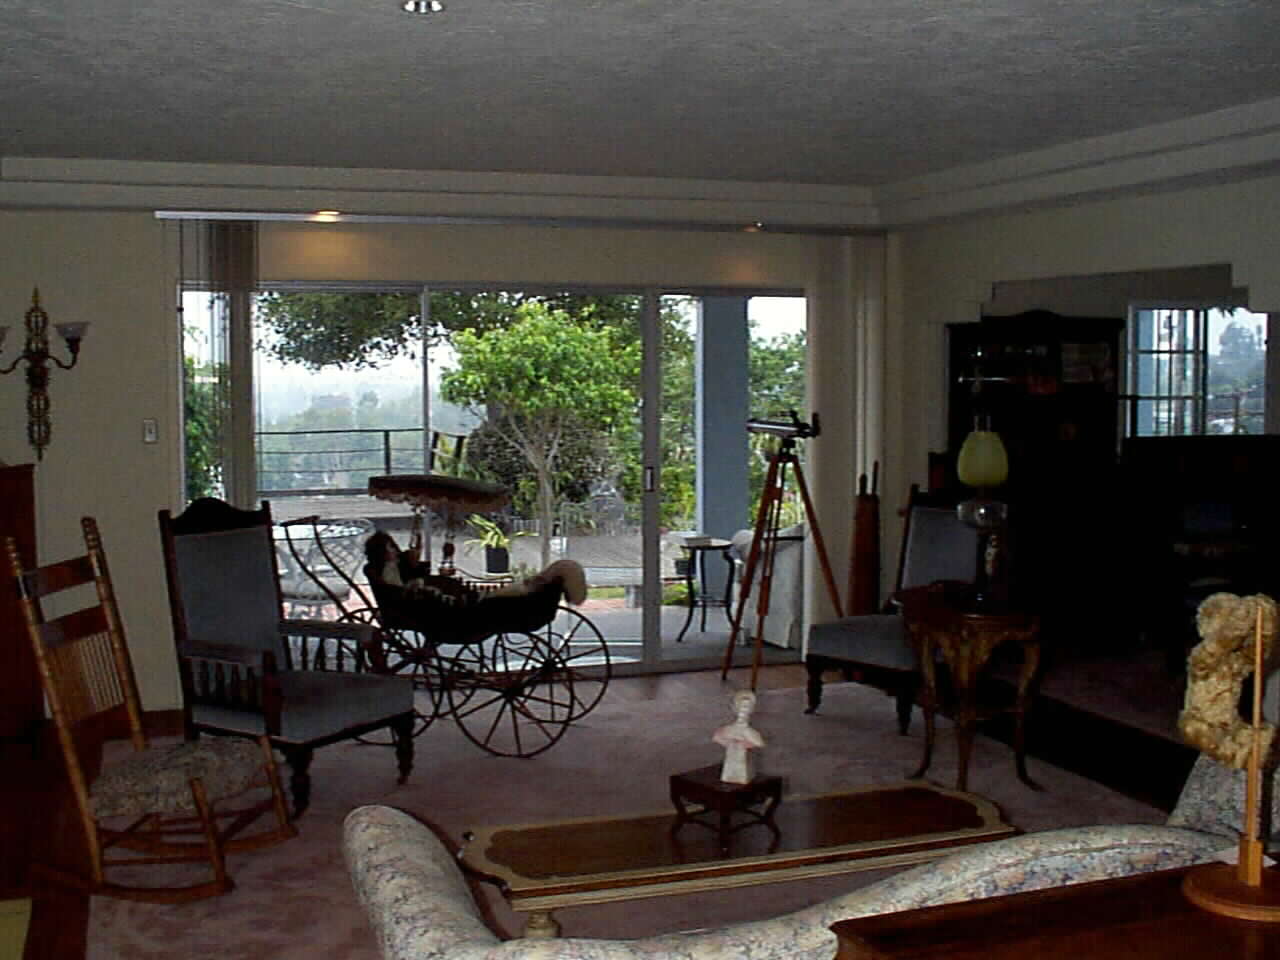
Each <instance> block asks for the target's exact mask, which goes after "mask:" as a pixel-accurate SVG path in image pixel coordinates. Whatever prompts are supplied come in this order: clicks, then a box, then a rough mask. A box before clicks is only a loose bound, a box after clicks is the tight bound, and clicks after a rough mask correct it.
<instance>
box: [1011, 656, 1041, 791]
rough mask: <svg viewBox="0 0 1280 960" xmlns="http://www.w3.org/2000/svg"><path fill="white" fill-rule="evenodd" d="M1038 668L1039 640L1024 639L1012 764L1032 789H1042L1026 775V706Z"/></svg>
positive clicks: (1022, 779)
mask: <svg viewBox="0 0 1280 960" xmlns="http://www.w3.org/2000/svg"><path fill="white" fill-rule="evenodd" d="M1039 669H1040V641H1039V640H1038V639H1028V640H1024V641H1023V644H1022V670H1021V672H1019V674H1018V699H1017V705H1016V706H1015V708H1014V709H1015V711H1016V713H1015V725H1014V735H1013V751H1014V752H1013V756H1014V765H1015V768H1016V769H1017V772H1018V779H1019V780H1021V781H1022V782H1023V783H1025V784H1026V785H1027V786H1028V787H1030V788H1031V789H1032V790H1043V789H1044V787H1042V786H1041V785H1040V784H1038V783H1036V782H1035V781H1034V780H1032V779H1031V778H1030V777H1029V776H1027V707H1028V705H1029V701H1030V699H1031V690H1032V687H1033V685H1034V683H1035V678H1036V673H1037V672H1038V671H1039Z"/></svg>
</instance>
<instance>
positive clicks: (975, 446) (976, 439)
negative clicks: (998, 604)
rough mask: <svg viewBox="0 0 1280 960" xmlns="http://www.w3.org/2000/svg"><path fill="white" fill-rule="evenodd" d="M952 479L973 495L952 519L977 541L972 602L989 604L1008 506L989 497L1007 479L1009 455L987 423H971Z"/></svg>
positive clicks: (958, 506) (998, 435)
mask: <svg viewBox="0 0 1280 960" xmlns="http://www.w3.org/2000/svg"><path fill="white" fill-rule="evenodd" d="M956 475H957V476H958V477H959V478H960V482H961V483H963V484H964V485H965V486H967V487H973V488H974V489H975V491H976V496H973V497H970V498H969V499H967V500H963V501H961V502H960V503H959V504H957V505H956V516H958V517H959V518H960V520H961V521H963V522H964V523H967V524H968V525H969V526H971V527H973V528H974V529H975V530H977V531H978V533H979V535H980V537H981V540H980V543H981V546H982V564H981V567H980V570H979V577H978V584H977V596H976V597H975V598H974V599H975V601H976V602H977V604H978V605H980V606H981V605H983V604H985V603H989V602H990V601H991V600H992V596H991V593H992V589H993V585H994V584H995V582H996V578H997V576H998V575H999V573H1000V550H1001V547H1002V543H1001V531H1002V530H1003V529H1004V524H1005V521H1006V520H1007V519H1008V515H1009V507H1008V505H1007V504H1006V503H1005V502H1004V501H1003V500H997V499H995V498H994V497H992V496H991V495H990V491H991V490H992V489H993V488H995V487H999V486H1002V485H1003V484H1004V482H1005V481H1006V480H1008V479H1009V455H1008V453H1006V452H1005V448H1004V443H1003V442H1002V441H1001V439H1000V434H998V433H996V432H995V431H994V430H992V429H991V424H990V422H989V420H988V419H986V418H981V417H979V418H976V419H975V421H974V427H973V430H971V431H970V432H969V435H968V436H967V437H965V439H964V443H963V444H962V445H961V446H960V454H959V456H958V457H957V458H956Z"/></svg>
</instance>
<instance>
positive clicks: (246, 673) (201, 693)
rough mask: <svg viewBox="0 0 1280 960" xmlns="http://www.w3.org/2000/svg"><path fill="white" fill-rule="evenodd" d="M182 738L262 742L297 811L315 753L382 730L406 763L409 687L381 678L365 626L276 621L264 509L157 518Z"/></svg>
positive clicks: (205, 503)
mask: <svg viewBox="0 0 1280 960" xmlns="http://www.w3.org/2000/svg"><path fill="white" fill-rule="evenodd" d="M160 536H161V541H162V543H163V546H164V562H165V574H166V578H167V580H168V584H169V605H170V610H171V612H172V616H173V635H174V641H175V643H176V645H177V652H178V663H179V668H180V670H181V676H182V689H183V694H184V697H185V706H186V724H187V734H188V736H189V737H195V736H197V735H198V734H200V733H217V734H255V735H256V734H264V733H265V734H266V735H267V736H268V737H269V738H270V740H271V743H272V744H274V745H275V746H276V747H277V748H279V749H280V750H281V751H282V752H283V753H284V756H285V759H286V760H287V761H288V763H289V768H290V773H291V777H290V788H291V790H292V793H293V802H294V814H295V816H296V815H298V814H301V813H302V811H303V810H305V809H306V807H307V803H308V801H309V799H310V792H311V791H310V776H309V774H308V768H309V767H310V764H311V757H312V754H313V752H314V751H315V749H316V748H317V747H322V746H325V745H326V744H330V743H336V742H338V741H341V740H348V739H352V738H354V737H359V736H363V735H364V734H367V733H370V732H372V731H375V730H379V729H383V728H388V729H390V731H391V735H392V741H393V743H394V745H395V753H396V760H397V763H398V767H399V782H400V783H403V782H404V781H405V778H407V777H408V775H409V771H410V769H411V768H412V766H413V727H414V716H415V714H414V703H413V683H412V681H411V680H410V679H409V678H408V677H397V676H390V675H387V674H385V673H383V672H380V671H381V670H383V669H384V668H385V660H384V659H383V654H382V650H381V646H380V644H379V642H378V640H377V634H376V631H375V629H374V628H373V627H372V626H371V625H368V624H357V623H334V622H328V621H314V620H286V619H282V616H281V612H282V610H283V605H282V597H281V593H280V581H279V576H278V574H277V570H276V553H275V548H274V544H273V540H272V525H271V508H270V505H269V504H268V503H267V502H266V501H263V504H262V507H261V508H260V509H258V510H240V509H237V508H235V507H232V506H230V505H229V504H227V503H224V502H223V501H221V500H217V499H214V498H211V497H205V498H202V499H199V500H196V501H195V502H194V503H192V504H191V505H190V506H189V507H187V509H186V510H185V511H184V512H183V513H181V514H179V515H178V516H176V517H175V516H171V515H170V513H169V511H168V510H161V511H160Z"/></svg>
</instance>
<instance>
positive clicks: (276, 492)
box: [255, 427, 447, 497]
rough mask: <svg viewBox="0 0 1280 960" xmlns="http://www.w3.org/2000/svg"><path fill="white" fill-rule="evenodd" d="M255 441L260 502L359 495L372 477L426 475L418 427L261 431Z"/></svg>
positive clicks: (439, 455) (419, 428) (422, 445)
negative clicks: (274, 499)
mask: <svg viewBox="0 0 1280 960" xmlns="http://www.w3.org/2000/svg"><path fill="white" fill-rule="evenodd" d="M255 441H256V449H257V476H258V492H259V495H260V496H264V497H271V496H276V497H279V496H304V495H316V494H324V493H333V494H355V493H364V492H366V491H367V490H368V486H369V477H371V476H382V475H386V474H392V473H422V472H424V470H425V467H424V464H425V463H426V455H425V452H424V444H423V430H422V428H421V427H401V428H395V429H355V428H348V429H332V430H260V431H258V432H257V433H256V434H255ZM436 456H437V457H444V456H447V454H444V453H442V452H438V453H437V454H436Z"/></svg>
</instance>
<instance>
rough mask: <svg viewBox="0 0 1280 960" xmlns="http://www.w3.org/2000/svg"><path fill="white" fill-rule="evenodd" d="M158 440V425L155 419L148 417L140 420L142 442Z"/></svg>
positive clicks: (155, 441)
mask: <svg viewBox="0 0 1280 960" xmlns="http://www.w3.org/2000/svg"><path fill="white" fill-rule="evenodd" d="M159 440H160V426H159V424H157V423H156V421H155V420H154V419H153V418H151V417H148V418H147V419H145V420H143V421H142V442H143V443H157V442H159Z"/></svg>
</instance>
